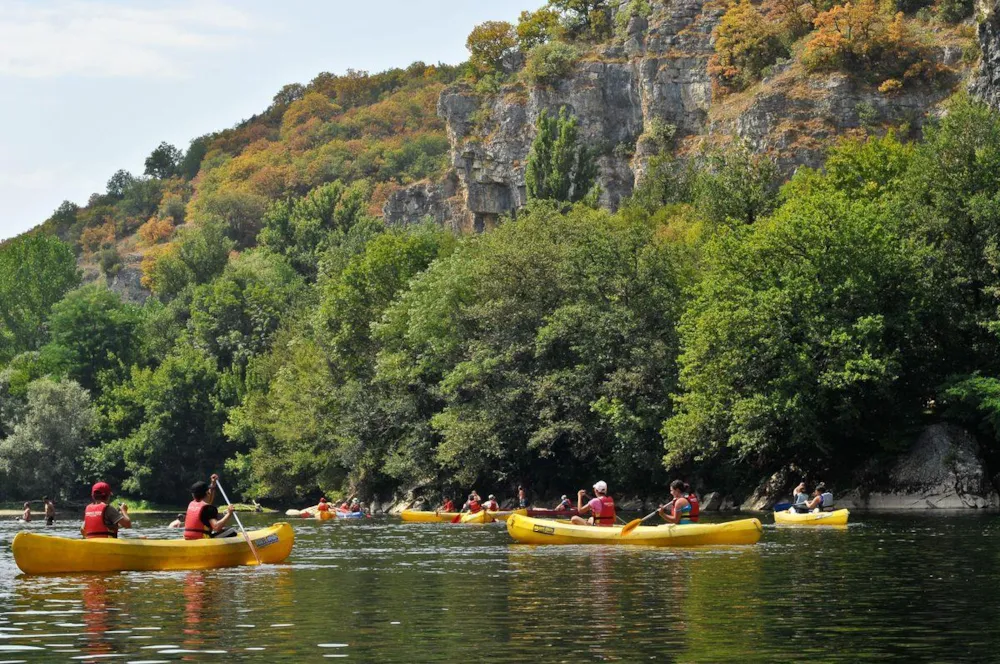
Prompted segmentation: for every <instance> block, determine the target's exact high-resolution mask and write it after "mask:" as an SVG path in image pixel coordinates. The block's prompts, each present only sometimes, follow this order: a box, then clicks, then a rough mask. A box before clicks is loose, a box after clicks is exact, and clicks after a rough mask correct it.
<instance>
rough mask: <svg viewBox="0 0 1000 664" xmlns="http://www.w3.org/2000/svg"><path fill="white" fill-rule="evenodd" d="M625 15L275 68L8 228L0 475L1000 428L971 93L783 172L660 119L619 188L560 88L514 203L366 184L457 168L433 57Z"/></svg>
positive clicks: (850, 462) (288, 483)
mask: <svg viewBox="0 0 1000 664" xmlns="http://www.w3.org/2000/svg"><path fill="white" fill-rule="evenodd" d="M632 5H636V7H634V8H633V9H636V11H640V10H642V6H640V5H642V3H631V4H630V5H629V6H630V7H631V6H632ZM740 7H742V5H740ZM630 11H631V9H630ZM733 11H734V12H735V11H736V10H735V9H734V10H733ZM746 11H747V9H746V7H743V8H742V9H739V12H743V13H746ZM830 11H832V10H830ZM546 12H547V13H546ZM595 12H596V13H595ZM602 12H606V13H602ZM739 12H737V15H739ZM613 18H614V15H613V14H612V13H611V12H610V9H608V6H607V4H606V3H603V2H601V1H600V0H590V1H589V2H587V3H576V2H569V1H568V0H559V1H553V2H552V3H550V6H549V7H548V8H547V9H546V10H544V12H543V13H541V14H537V13H536V14H526V15H525V17H523V19H522V25H521V26H518V29H516V30H515V32H514V33H510V32H509V31H508V30H507V29H506V28H503V29H500V28H502V26H500V28H497V26H480V28H477V31H478V32H474V33H473V35H474V37H475V39H472V38H470V44H469V46H470V52H471V54H472V60H471V62H470V64H469V65H464V66H462V67H456V68H449V67H443V66H438V67H427V66H425V65H423V64H419V63H418V64H415V65H413V66H411V67H410V68H408V69H406V70H392V71H389V72H385V73H382V74H378V75H374V76H369V75H366V74H359V73H350V74H348V75H347V76H342V77H335V76H330V75H326V74H324V75H321V76H319V77H317V78H316V79H315V80H314V81H313V82H312V83H310V84H309V85H308V86H287V87H286V88H284V89H283V90H282V91H281V92H280V93H279V94H278V95H277V97H276V98H275V101H274V104H273V105H272V106H271V107H270V108H269V109H268V110H267V111H266V112H265V113H263V114H262V115H260V116H258V117H256V118H252V119H251V120H248V121H246V122H244V123H241V124H240V125H238V126H237V127H235V128H234V129H231V130H227V131H223V132H220V133H218V134H213V135H210V136H206V137H202V138H199V139H196V140H195V141H193V142H192V144H191V146H190V147H189V149H188V150H187V151H186V152H184V153H181V152H180V151H179V150H177V149H175V148H173V147H172V146H169V145H162V146H160V147H159V148H157V149H156V150H155V151H154V152H153V153H152V154H151V155H150V158H149V160H148V161H147V164H146V166H147V169H146V173H145V174H144V175H143V176H133V175H131V174H128V173H125V172H119V173H117V174H115V175H114V176H113V177H112V178H111V180H110V181H109V183H108V188H107V191H106V192H104V193H101V194H95V195H94V196H93V197H92V198H91V200H90V201H89V203H88V205H87V206H85V207H81V208H77V207H76V206H73V205H71V204H64V205H63V206H61V207H60V209H59V210H57V212H56V213H55V214H54V215H53V217H52V218H51V219H49V220H48V221H46V222H45V223H44V224H43V225H42V227H41V228H40V229H38V231H36V232H33V233H30V234H27V235H25V236H22V237H19V238H16V239H14V240H12V241H10V242H7V243H6V244H4V245H3V247H2V248H0V316H2V318H0V367H2V369H0V480H2V481H0V494H2V497H3V498H9V499H13V498H17V499H22V498H29V497H34V496H36V495H38V494H41V493H49V494H60V495H62V496H65V497H69V496H75V497H82V496H83V495H84V493H85V487H86V486H87V484H88V483H89V482H91V481H93V480H94V479H95V478H97V477H100V478H102V479H105V480H106V481H109V482H112V483H113V485H114V486H116V487H120V488H121V489H122V490H124V491H125V492H126V493H129V494H132V495H137V496H142V497H144V498H147V499H150V500H161V501H177V500H180V499H181V498H182V497H183V493H184V492H183V487H185V486H187V485H188V484H190V482H191V481H193V480H194V479H197V478H203V477H205V476H206V475H208V474H209V473H210V472H212V471H219V470H220V469H221V470H222V471H223V472H225V473H227V476H228V477H230V478H231V484H232V485H234V486H235V487H236V488H237V489H238V492H239V493H241V494H242V495H243V496H244V497H247V498H251V497H252V498H257V499H260V500H272V501H278V500H282V499H287V500H293V499H299V498H303V497H306V496H315V495H317V494H319V493H320V492H323V493H327V494H333V495H337V494H346V493H354V492H358V493H361V494H362V495H364V496H366V497H372V496H378V497H381V498H383V499H387V498H389V497H391V496H392V495H394V494H399V493H400V492H402V491H406V490H410V489H418V490H420V491H423V492H426V493H435V492H438V491H455V490H459V489H463V488H466V487H470V486H473V485H476V486H478V487H479V489H480V490H481V491H482V490H484V489H485V490H488V491H492V492H494V493H497V494H501V495H504V494H509V492H511V491H512V490H513V489H514V487H516V486H517V484H526V485H527V486H529V487H530V488H531V490H532V491H534V492H536V493H546V492H552V493H557V492H568V491H569V490H571V489H574V488H577V487H579V486H586V485H588V484H589V483H592V481H593V480H595V479H597V478H598V477H600V478H603V479H605V480H607V481H608V482H609V483H610V484H611V486H612V492H613V493H615V494H621V493H623V492H626V491H627V492H629V493H633V492H635V493H642V492H659V491H661V490H662V487H663V486H664V485H665V482H666V481H667V480H668V479H669V478H671V477H673V476H675V475H680V476H684V477H686V478H689V479H692V480H694V481H695V483H696V484H699V483H700V484H701V485H702V486H713V487H715V486H722V487H724V488H730V489H736V490H739V489H740V488H745V487H749V486H751V485H754V484H756V482H757V480H758V479H759V478H760V476H761V475H762V474H765V473H770V472H773V471H774V470H775V469H777V468H781V467H783V466H786V465H788V464H796V465H797V466H798V467H800V468H803V469H806V470H807V471H814V472H822V473H826V474H831V475H836V474H840V475H841V476H847V475H849V474H851V473H853V472H854V471H855V470H856V469H858V468H863V469H864V472H865V473H867V475H866V477H869V478H871V477H877V476H878V473H879V471H880V468H881V465H880V464H882V463H883V462H886V461H889V460H891V459H892V458H893V457H894V455H896V454H897V453H898V452H899V451H900V450H902V449H905V447H906V446H907V445H908V444H909V442H910V441H912V439H913V437H914V433H915V432H916V431H917V430H918V429H919V428H920V427H922V426H924V425H926V424H927V423H929V422H933V421H938V420H942V419H946V420H951V421H957V422H960V423H962V424H964V425H966V426H968V427H970V428H971V429H973V430H975V431H976V432H977V434H978V435H980V436H981V439H982V441H983V442H984V443H985V447H984V449H985V450H986V453H987V454H988V455H991V454H995V451H996V450H998V449H1000V426H998V425H997V422H998V410H997V406H996V404H997V399H996V395H997V394H998V393H1000V362H998V359H997V358H1000V341H998V339H997V331H998V330H1000V313H998V305H1000V300H998V299H997V296H998V293H1000V277H998V274H1000V259H998V255H1000V252H998V247H1000V242H998V240H1000V115H998V114H997V113H996V112H995V111H993V110H991V109H990V108H988V107H986V106H985V105H982V104H980V103H978V102H976V101H975V100H973V99H970V98H968V97H966V96H964V95H961V94H960V95H957V96H956V97H955V98H953V99H952V100H951V102H950V103H949V105H948V108H947V113H946V114H944V116H943V117H942V118H940V119H937V120H931V121H929V122H928V124H927V125H926V126H925V130H924V131H923V133H922V135H920V136H912V135H911V134H908V133H906V127H902V128H900V131H898V132H897V131H892V130H890V131H888V132H886V131H883V130H882V129H881V128H878V129H876V128H860V129H859V130H858V131H857V132H854V133H852V135H851V136H848V137H845V138H843V139H841V140H837V141H835V142H834V144H833V146H832V147H831V148H830V151H829V154H828V158H827V160H826V162H825V165H824V167H823V168H821V169H808V168H802V169H799V171H798V172H796V173H795V175H794V176H793V177H792V178H791V179H790V181H788V182H781V181H780V179H779V178H780V170H779V169H778V168H777V166H776V162H775V159H774V158H773V157H772V156H771V155H767V154H760V153H756V152H754V151H753V150H750V149H749V148H748V147H747V146H746V145H744V144H741V143H739V142H731V143H730V145H728V146H727V147H725V148H723V149H718V150H715V151H712V152H710V153H706V154H704V155H702V157H701V158H699V159H695V160H686V159H681V158H679V157H678V156H677V154H675V152H674V151H673V150H674V146H673V144H672V141H671V138H672V130H671V128H670V127H667V126H660V125H658V126H656V127H649V128H648V132H647V133H648V135H649V136H648V137H647V138H649V141H650V143H649V145H655V147H656V153H655V154H652V155H651V157H650V160H649V168H648V169H647V173H646V177H645V178H644V179H643V180H642V181H641V182H640V183H639V184H638V186H637V188H636V189H635V191H634V194H633V195H632V196H631V197H630V198H628V199H627V200H625V201H624V202H623V204H622V206H621V208H620V209H618V210H617V211H615V212H612V211H609V210H605V209H601V208H599V207H598V205H597V202H596V201H597V200H598V196H597V187H595V186H594V179H595V173H596V169H595V164H594V160H595V159H596V158H597V155H596V154H595V151H594V150H593V149H592V146H589V145H585V144H584V141H583V140H582V139H581V138H580V136H579V134H578V129H577V118H574V117H572V115H571V113H569V112H568V111H563V112H560V113H555V114H542V115H541V117H540V119H539V127H538V131H537V132H536V136H535V139H534V142H533V144H532V147H531V153H530V156H529V159H528V160H527V162H528V167H527V168H528V170H529V171H530V180H531V185H530V186H529V187H528V198H529V202H528V205H527V206H526V207H525V208H523V209H521V210H520V211H518V213H517V214H516V215H514V216H512V217H511V218H506V219H504V220H503V221H502V223H500V224H499V225H498V227H497V228H495V229H493V230H490V231H488V232H485V233H482V234H478V235H466V236H459V235H456V234H454V233H453V232H451V231H450V230H446V229H443V228H442V227H440V226H438V225H436V224H434V223H431V222H430V221H428V222H426V223H423V224H415V225H410V226H407V227H387V226H386V225H385V224H384V223H383V221H382V220H381V219H380V218H378V216H377V213H378V211H379V209H380V208H381V203H382V201H384V200H385V198H386V196H387V195H388V192H390V191H391V190H392V189H394V188H397V187H400V186H403V185H405V184H408V183H411V182H415V181H418V180H421V179H423V178H434V177H440V176H442V175H443V174H444V173H445V171H446V169H447V157H446V153H447V151H448V150H449V148H450V145H449V142H448V139H447V137H446V135H445V131H444V127H443V125H442V123H441V120H439V119H438V118H437V117H436V114H435V104H436V100H437V95H438V94H439V93H440V91H441V90H442V88H443V87H444V85H445V84H446V83H448V82H450V81H453V80H457V79H460V78H462V79H468V80H471V81H473V82H475V81H478V83H477V85H484V84H483V81H484V80H487V79H488V78H489V77H491V76H496V75H498V72H499V71H500V69H497V68H498V67H501V65H500V64H498V63H499V62H500V60H502V59H503V57H504V54H505V53H506V52H508V51H509V49H510V46H509V44H508V42H507V41H505V40H508V41H509V40H510V39H521V40H530V39H531V38H532V37H531V35H532V34H534V33H532V32H531V31H530V29H529V28H532V26H533V25H534V26H535V27H536V28H538V31H540V32H538V35H540V36H538V35H536V37H537V40H538V41H536V42H535V45H534V46H533V48H537V47H538V44H549V45H550V47H549V51H553V50H554V49H555V50H557V49H558V48H560V47H557V46H551V44H553V43H567V44H571V45H572V44H587V43H592V42H593V41H594V40H599V39H603V38H605V37H606V36H607V35H611V34H613V33H614V32H615V30H616V28H615V25H616V24H615V23H614V21H613ZM605 19H607V20H608V21H611V23H605V22H604V20H605ZM536 23H537V25H535V24H536ZM508 27H511V26H508ZM512 29H513V28H512ZM498 34H499V37H497V35H498ZM512 34H513V35H514V36H513V37H512V36H511V35H512ZM490 35H493V36H494V37H495V38H497V39H499V40H500V41H499V42H498V44H499V46H498V50H497V49H494V50H493V51H490V50H488V49H487V48H486V46H487V45H486V44H485V42H484V40H485V39H487V38H488V37H490ZM553 39H554V40H556V41H552V40H553ZM524 43H528V42H524ZM505 44H506V45H505ZM490 53H492V54H493V55H490ZM536 57H541V56H536ZM529 61H530V59H529ZM536 64H538V63H536ZM491 67H493V68H494V69H491ZM490 72H492V73H490ZM734 76H735V74H734ZM735 82H736V78H734V79H732V80H731V81H729V82H728V83H727V85H735ZM489 85H491V84H489V82H488V80H487V84H485V86H486V87H489ZM904 137H905V138H904ZM653 139H657V140H653ZM136 256H138V257H140V258H139V259H141V270H142V279H143V283H144V284H146V285H147V286H148V288H149V289H150V290H151V291H152V293H153V296H152V297H150V298H149V299H147V300H146V301H145V302H144V303H142V304H135V303H131V302H126V301H123V300H122V299H121V298H120V297H119V295H118V294H117V293H115V292H113V291H110V290H108V288H106V287H105V285H104V284H103V283H101V282H100V281H98V282H95V283H87V284H85V285H81V283H82V279H81V274H80V271H79V270H78V262H77V261H78V259H79V261H80V262H81V264H82V265H83V266H84V267H85V268H86V267H87V266H88V265H90V264H92V263H94V262H97V263H99V264H100V266H101V269H102V270H103V271H104V272H105V273H106V274H108V275H109V276H110V275H114V274H115V272H116V271H117V270H118V269H120V266H121V265H122V263H123V262H126V261H130V260H131V261H135V260H137V259H136V258H135V257H136Z"/></svg>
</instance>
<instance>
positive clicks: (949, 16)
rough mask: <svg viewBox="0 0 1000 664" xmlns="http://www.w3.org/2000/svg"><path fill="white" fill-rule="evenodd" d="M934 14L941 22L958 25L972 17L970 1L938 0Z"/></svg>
mask: <svg viewBox="0 0 1000 664" xmlns="http://www.w3.org/2000/svg"><path fill="white" fill-rule="evenodd" d="M934 9H935V13H936V14H937V16H938V18H940V19H941V20H942V21H947V22H949V23H958V22H960V21H963V20H965V19H967V18H968V17H970V16H972V10H973V2H972V0H938V3H937V5H936V6H935V8H934Z"/></svg>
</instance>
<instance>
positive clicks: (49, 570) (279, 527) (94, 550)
mask: <svg viewBox="0 0 1000 664" xmlns="http://www.w3.org/2000/svg"><path fill="white" fill-rule="evenodd" d="M249 535H250V539H251V540H252V541H253V543H254V545H255V546H256V547H257V553H258V554H260V559H261V562H265V563H280V562H282V561H283V560H285V559H286V558H287V557H288V555H289V554H290V553H291V552H292V544H293V543H294V541H295V535H294V533H293V532H292V527H291V526H290V525H288V524H287V523H276V524H274V525H273V526H271V527H270V528H263V529H261V530H252V531H250V532H249ZM11 549H12V550H13V552H14V562H15V563H17V566H18V567H20V568H21V571H22V572H24V573H25V574H67V573H75V572H119V571H124V570H176V569H211V568H213V567H237V566H239V565H255V564H256V560H255V559H254V556H253V553H252V552H251V551H250V547H249V546H247V543H246V540H244V539H243V536H242V535H240V536H238V537H226V538H221V539H202V540H183V539H169V540H143V539H131V538H130V539H70V538H68V537H53V536H51V535H36V534H35V533H26V532H21V533H18V534H17V536H16V537H14V542H13V544H12V545H11Z"/></svg>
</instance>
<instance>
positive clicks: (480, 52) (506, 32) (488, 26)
mask: <svg viewBox="0 0 1000 664" xmlns="http://www.w3.org/2000/svg"><path fill="white" fill-rule="evenodd" d="M465 48H467V49H469V56H470V57H469V63H470V64H471V65H472V67H473V68H474V69H475V70H476V72H477V73H478V74H479V75H480V76H487V75H490V74H501V73H503V69H504V65H503V61H504V58H505V57H506V56H507V55H508V54H510V53H511V52H512V51H513V50H514V49H515V48H517V33H516V32H515V31H514V26H513V25H511V24H510V23H508V22H507V21H486V22H485V23H480V24H479V25H477V26H476V27H475V28H473V29H472V32H470V33H469V38H468V39H466V40H465Z"/></svg>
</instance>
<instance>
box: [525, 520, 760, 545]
mask: <svg viewBox="0 0 1000 664" xmlns="http://www.w3.org/2000/svg"><path fill="white" fill-rule="evenodd" d="M621 531H622V527H621V526H614V527H601V526H577V525H575V524H572V523H568V522H563V521H551V520H545V519H535V518H532V517H528V516H519V515H515V516H512V517H511V518H509V519H507V532H508V533H510V536H511V537H513V538H514V539H515V540H517V541H518V542H521V543H523V544H603V545H612V546H658V547H690V546H720V545H733V544H756V543H757V542H758V541H759V540H760V536H761V534H762V533H763V528H762V527H761V524H760V521H758V520H757V519H741V520H739V521H728V522H726V523H697V524H691V525H683V526H679V525H672V524H668V525H665V526H638V527H637V528H635V529H634V530H633V531H632V532H631V533H629V535H627V536H625V537H622V536H621Z"/></svg>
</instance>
